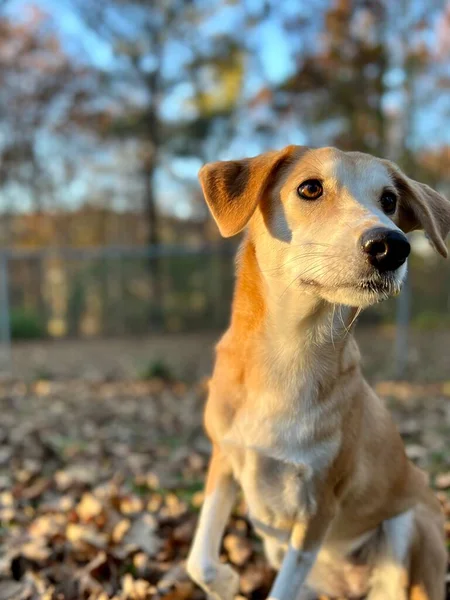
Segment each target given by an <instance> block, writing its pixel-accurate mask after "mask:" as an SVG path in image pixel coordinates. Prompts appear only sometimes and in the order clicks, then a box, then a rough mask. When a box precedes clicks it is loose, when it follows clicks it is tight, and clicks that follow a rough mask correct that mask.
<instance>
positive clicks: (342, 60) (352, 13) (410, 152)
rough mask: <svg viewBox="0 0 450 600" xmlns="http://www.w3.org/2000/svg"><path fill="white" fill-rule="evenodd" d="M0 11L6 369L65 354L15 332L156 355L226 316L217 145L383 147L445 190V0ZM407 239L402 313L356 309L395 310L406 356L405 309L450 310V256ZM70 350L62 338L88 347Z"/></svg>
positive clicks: (82, 4) (52, 1)
mask: <svg viewBox="0 0 450 600" xmlns="http://www.w3.org/2000/svg"><path fill="white" fill-rule="evenodd" d="M0 9H1V14H0V89H1V91H0V131H1V135H0V187H1V189H0V247H1V250H2V252H1V254H0V300H1V302H0V341H1V342H2V347H3V368H4V369H5V370H10V369H14V368H15V367H14V365H17V363H18V362H19V363H21V364H22V365H23V366H24V368H25V361H26V359H27V358H28V359H30V360H31V362H32V365H34V366H31V367H30V368H35V369H43V368H44V365H45V364H46V365H47V367H46V368H49V365H48V363H49V362H54V360H56V358H55V357H54V356H53V355H49V354H48V352H49V351H50V350H48V348H49V344H45V343H44V344H43V345H41V346H40V348H41V351H39V349H38V350H36V348H37V346H36V345H33V346H26V352H23V349H24V348H25V346H23V345H22V346H21V347H19V348H18V350H17V352H18V355H17V357H16V359H15V360H13V359H12V358H11V344H10V340H12V342H13V343H14V342H16V341H17V340H27V339H28V340H29V339H36V340H41V341H42V340H47V341H48V340H66V341H67V340H72V341H74V340H77V341H80V340H84V341H85V342H86V344H87V342H88V341H89V340H91V341H93V340H96V341H97V342H98V340H100V339H104V338H111V337H115V338H118V337H120V338H123V339H126V338H127V339H129V338H130V337H132V336H139V338H140V341H139V344H141V346H139V348H140V351H141V350H142V351H145V352H150V353H151V352H152V348H151V347H150V346H149V345H148V344H147V345H146V344H144V342H143V339H142V338H143V336H145V335H148V336H159V337H154V340H157V341H155V344H156V345H157V346H158V347H160V346H161V343H160V342H161V336H162V337H163V341H162V346H164V345H165V343H166V340H167V339H168V338H167V335H168V334H175V336H174V335H172V339H176V340H177V341H176V343H177V344H178V343H180V344H181V345H182V346H183V343H184V340H186V339H187V337H186V336H183V334H190V335H191V337H192V334H193V333H200V332H202V333H204V334H205V333H207V332H217V331H219V330H220V329H221V328H223V327H224V325H225V324H226V322H227V318H228V314H229V306H230V299H231V293H232V283H233V253H234V250H235V246H236V241H235V240H233V241H231V242H228V243H225V242H224V241H222V240H221V239H219V235H218V232H217V230H216V228H215V226H214V224H213V223H212V220H211V219H210V217H209V216H208V213H207V209H206V206H205V204H204V201H203V198H202V194H201V191H200V188H199V185H198V182H197V179H196V174H197V171H198V169H199V167H200V166H201V165H202V164H203V163H205V162H207V161H210V160H216V159H227V158H232V157H233V158H236V157H242V156H249V155H254V154H257V153H259V152H261V151H264V150H266V149H269V148H279V147H282V146H284V145H286V144H291V143H295V144H309V145H313V146H321V145H336V146H338V147H340V148H342V149H345V150H349V149H356V150H361V151H365V152H370V153H373V154H375V155H379V156H385V157H389V158H391V159H393V160H395V161H397V162H398V163H399V164H400V165H401V166H402V167H403V168H404V169H405V170H406V172H407V173H409V174H410V175H411V176H413V177H414V178H416V179H420V180H421V181H425V182H428V183H429V184H430V185H432V186H434V187H436V188H437V189H438V190H439V191H441V192H442V193H444V194H447V195H448V194H449V193H450V178H449V171H450V127H448V126H447V123H448V119H449V113H450V4H449V3H448V2H447V1H446V0H426V1H424V0H399V1H398V2H387V1H386V0H309V1H307V2H306V1H301V0H296V1H295V0H286V1H283V2H277V1H275V0H273V1H270V0H266V1H261V0H245V1H242V2H239V1H233V0H208V1H206V0H158V1H144V0H95V1H94V0H35V1H33V2H30V1H29V0H2V2H1V3H0ZM414 242H415V243H414V249H415V252H414V254H413V257H412V259H411V263H412V269H411V279H410V288H411V290H412V293H411V294H408V292H409V291H411V290H410V289H408V290H407V293H405V295H404V298H403V301H400V310H399V311H397V317H396V305H395V302H390V303H389V302H388V303H385V304H382V305H380V306H379V307H377V308H376V309H374V310H373V311H371V312H369V313H366V314H365V316H364V318H363V319H362V320H363V322H364V321H365V322H366V323H371V324H374V323H376V324H382V325H385V326H386V327H385V328H384V331H385V332H387V331H389V327H390V328H391V334H390V335H391V338H392V336H393V335H394V334H393V333H392V325H393V324H394V323H395V321H396V319H397V322H398V323H400V331H401V335H400V338H401V339H399V337H397V342H396V344H397V345H395V344H394V346H393V350H392V352H393V353H394V355H395V365H394V367H393V369H394V371H396V372H397V374H400V373H404V372H405V369H406V368H407V364H408V361H409V360H410V359H411V360H412V362H413V363H414V361H415V360H416V361H417V360H418V354H417V352H416V353H414V351H411V348H409V344H408V342H407V338H406V326H407V324H408V323H409V324H410V325H411V327H413V328H415V329H420V330H422V331H424V330H425V331H431V330H433V329H436V327H438V328H439V330H442V329H443V328H445V327H446V326H449V327H450V318H449V309H450V267H449V266H448V265H447V264H446V263H445V262H444V261H442V260H440V259H439V258H437V257H435V256H433V254H432V252H431V249H430V248H429V246H428V244H427V243H426V241H425V239H424V238H423V236H422V235H418V236H417V237H416V238H414ZM407 296H408V297H407ZM409 296H410V297H411V299H409ZM398 312H400V313H401V314H398ZM177 336H178V337H177ZM207 337H208V336H207ZM213 337H214V336H213ZM194 339H195V340H200V339H201V337H200V338H194ZM392 339H393V338H392ZM180 340H181V341H180ZM449 340H450V335H449ZM130 343H131V345H132V346H133V342H130ZM142 344H144V345H143V346H142ZM155 344H151V346H152V347H154V346H155ZM195 345H198V344H197V343H196V344H195ZM200 345H201V344H200ZM108 347H110V348H112V346H111V344H110V343H108ZM118 347H119V346H117V348H118ZM164 347H165V346H164ZM14 348H15V346H13V354H14V351H15V350H14ZM45 348H47V350H45ZM51 348H52V349H54V348H55V345H54V344H52V345H51ZM74 348H75V350H74V352H73V353H71V352H70V347H69V345H68V344H65V345H60V347H59V348H58V349H57V350H56V353H57V356H60V352H63V353H69V354H71V355H72V354H73V355H75V356H77V355H78V356H79V355H80V348H84V346H80V345H79V344H78V345H76V346H75V347H74ZM86 348H87V349H86V351H88V350H89V348H90V349H94V348H96V351H95V353H94V354H96V355H99V354H102V355H103V354H105V353H104V352H103V350H102V347H101V346H98V350H97V346H95V344H94V345H89V344H87V346H86ZM408 348H409V349H408ZM21 349H22V352H21ZM208 350H209V346H208ZM155 352H156V354H158V352H157V351H156V350H155ZM392 352H391V353H390V360H391V361H392V359H393V354H392ZM156 354H155V356H156ZM162 354H164V352H162ZM407 355H408V356H407ZM32 357H34V358H32ZM13 358H14V357H13ZM160 358H161V360H162V359H163V356H161V357H160ZM133 360H134V362H136V361H138V357H136V358H135V359H133ZM33 361H34V362H33ZM114 361H115V359H114V360H113V362H112V363H111V364H110V365H109V367H108V368H112V369H114V368H116V366H117V364H116V362H114ZM106 362H108V361H106ZM132 362H133V361H132ZM94 366H95V365H94ZM129 366H130V365H128V367H129ZM128 367H127V368H128ZM135 367H136V368H138V367H137V366H136V365H135ZM191 367H192V365H188V370H191ZM55 368H56V363H55ZM124 368H125V367H124ZM185 370H186V369H185Z"/></svg>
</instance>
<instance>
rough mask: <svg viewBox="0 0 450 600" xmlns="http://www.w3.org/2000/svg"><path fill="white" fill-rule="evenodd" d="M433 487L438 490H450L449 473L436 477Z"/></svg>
mask: <svg viewBox="0 0 450 600" xmlns="http://www.w3.org/2000/svg"><path fill="white" fill-rule="evenodd" d="M435 485H436V487H437V488H438V489H439V490H446V489H449V488H450V471H449V472H448V473H441V474H440V475H438V476H437V477H436V481H435Z"/></svg>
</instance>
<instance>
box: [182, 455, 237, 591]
mask: <svg viewBox="0 0 450 600" xmlns="http://www.w3.org/2000/svg"><path fill="white" fill-rule="evenodd" d="M236 492H237V485H236V482H235V480H234V479H233V475H232V472H231V469H230V466H229V464H228V461H227V459H226V457H225V456H224V455H223V453H222V452H221V451H220V449H219V448H217V447H214V449H213V453H212V457H211V462H210V465H209V471H208V478H207V482H206V493H205V500H204V502H203V506H202V510H201V513H200V517H199V521H198V525H197V531H196V533H195V537H194V542H193V544H192V548H191V551H190V553H189V557H188V560H187V571H188V573H189V575H190V576H191V577H192V579H193V580H194V581H195V582H196V583H197V584H198V585H199V586H200V587H201V588H203V589H204V590H205V592H206V593H207V594H208V597H209V598H211V600H233V598H234V596H235V595H236V594H237V593H238V590H239V576H238V574H237V573H236V572H235V571H234V570H233V569H232V568H231V567H230V566H229V565H224V564H223V563H221V562H220V561H219V554H220V545H221V541H222V537H223V533H224V531H225V527H226V524H227V521H228V518H229V516H230V513H231V511H232V508H233V504H234V502H235V499H236Z"/></svg>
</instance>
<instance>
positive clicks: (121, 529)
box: [111, 519, 131, 544]
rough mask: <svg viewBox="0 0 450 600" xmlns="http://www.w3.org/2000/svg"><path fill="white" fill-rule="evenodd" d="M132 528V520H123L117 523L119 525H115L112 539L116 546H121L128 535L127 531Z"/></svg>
mask: <svg viewBox="0 0 450 600" xmlns="http://www.w3.org/2000/svg"><path fill="white" fill-rule="evenodd" d="M130 527H131V521H130V519H122V520H121V521H119V522H118V523H117V525H115V527H114V529H113V531H112V534H111V539H112V541H113V542H114V543H115V544H119V543H120V542H121V541H122V540H123V538H124V536H125V534H126V533H127V531H128V530H129V529H130Z"/></svg>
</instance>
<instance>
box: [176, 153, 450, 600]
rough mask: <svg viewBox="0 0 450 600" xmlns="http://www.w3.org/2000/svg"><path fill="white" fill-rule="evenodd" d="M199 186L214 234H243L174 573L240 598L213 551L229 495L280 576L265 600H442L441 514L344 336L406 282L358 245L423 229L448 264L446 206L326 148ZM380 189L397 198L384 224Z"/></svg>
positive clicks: (247, 167) (243, 164)
mask: <svg viewBox="0 0 450 600" xmlns="http://www.w3.org/2000/svg"><path fill="white" fill-rule="evenodd" d="M307 179H320V181H321V182H322V183H323V188H324V194H323V196H322V197H321V198H319V199H318V200H315V201H312V202H309V201H305V200H302V199H301V198H299V196H298V194H297V187H298V185H299V184H300V183H302V182H303V181H305V180H307ZM200 180H201V183H202V186H203V190H204V193H205V198H206V201H207V202H208V205H209V206H210V208H211V212H212V214H213V216H214V218H215V219H216V221H217V223H218V226H219V228H220V230H221V232H222V233H223V235H225V236H230V235H235V234H236V233H238V232H239V231H241V230H242V229H243V228H244V227H246V226H247V232H246V234H245V237H244V240H243V242H242V245H241V248H240V251H239V254H238V258H237V275H236V288H235V295H234V300H233V307H232V314H231V322H230V326H229V328H228V330H227V331H226V333H225V334H224V336H223V337H222V339H221V340H220V342H219V344H218V346H217V351H216V362H215V367H214V373H213V376H212V378H211V381H210V384H209V396H208V401H207V405H206V408H205V427H206V431H207V433H208V436H209V438H210V439H211V442H212V445H213V455H212V458H211V463H210V468H209V474H208V481H207V486H206V499H205V504H204V507H203V509H202V513H201V517H200V520H199V525H198V529H197V532H196V535H195V540H194V543H193V547H192V550H191V553H190V556H189V559H188V564H187V566H188V571H189V573H190V574H191V576H192V577H193V579H195V581H197V582H198V583H199V585H201V586H202V587H203V588H204V589H205V590H206V591H207V593H208V594H209V595H210V596H211V597H212V598H214V599H215V600H233V599H234V597H235V595H236V594H237V593H238V588H239V578H238V576H237V574H236V573H235V572H234V571H233V570H232V569H231V568H230V567H229V566H228V565H224V564H222V563H221V562H220V560H219V552H220V539H221V537H222V535H223V533H224V531H225V527H226V524H227V519H228V517H229V514H230V512H231V508H232V505H233V502H234V500H235V499H236V493H237V487H238V486H237V484H239V486H240V487H241V488H242V490H243V493H244V496H245V500H246V503H247V505H248V509H249V516H250V518H251V520H252V522H253V524H254V527H255V529H256V531H257V532H258V533H259V534H260V535H261V537H262V538H263V540H264V546H265V549H266V554H267V559H268V561H269V562H270V563H271V564H272V566H273V567H275V568H276V569H279V572H278V575H277V578H276V580H275V583H274V586H273V588H272V591H271V594H270V600H295V599H296V597H297V596H298V597H299V598H301V599H304V598H308V600H310V599H311V598H312V599H316V598H317V597H318V596H319V595H320V594H324V595H328V596H330V597H336V598H337V597H339V598H360V597H363V596H364V597H365V596H367V600H443V598H444V577H445V567H446V552H445V546H444V536H443V517H442V514H441V511H440V508H439V504H438V502H437V500H436V499H435V498H434V496H433V494H432V492H431V491H430V490H429V488H428V487H427V484H426V479H425V477H424V476H423V474H422V473H421V472H420V471H419V470H418V469H417V468H416V467H414V465H412V464H411V463H410V462H409V461H408V459H407V457H406V455H405V451H404V447H403V443H402V440H401V437H400V435H399V433H398V431H397V429H396V427H395V425H394V423H393V422H392V419H391V417H390V414H389V412H388V410H387V408H386V407H385V405H384V403H383V402H382V401H381V400H380V399H379V398H378V397H377V396H376V394H375V393H374V392H373V390H372V389H371V388H370V386H369V385H368V383H367V382H366V381H365V379H364V378H363V376H362V373H361V369H360V356H359V351H358V347H357V344H356V342H355V340H354V338H353V336H352V334H351V328H352V326H353V323H354V322H355V319H356V317H357V315H358V313H359V311H360V310H361V309H362V308H363V307H365V306H367V305H369V304H372V303H374V302H377V301H379V300H381V299H383V298H385V297H387V296H389V295H390V294H392V293H395V292H396V291H397V290H398V289H399V288H400V286H401V283H402V281H403V279H404V276H405V273H406V267H405V266H402V267H401V268H399V269H397V271H395V272H392V273H390V274H384V275H382V274H378V273H377V272H376V270H375V269H374V268H373V267H372V266H371V265H370V264H369V262H368V261H367V259H366V257H365V256H364V253H363V252H362V250H361V247H360V242H359V240H360V237H361V234H362V233H363V232H364V231H366V230H367V229H369V228H372V227H379V226H380V225H382V226H384V227H389V228H391V229H398V228H400V229H402V230H403V231H409V230H411V229H414V228H418V227H422V228H424V229H425V230H426V231H427V233H428V235H429V238H430V240H431V242H432V243H433V245H434V247H435V248H436V249H437V251H438V252H440V253H441V254H442V255H445V254H446V247H445V243H444V239H445V236H446V234H447V233H448V231H449V229H450V203H449V202H448V201H447V200H445V199H444V198H443V197H442V196H440V195H439V194H437V193H436V192H434V191H433V190H431V189H430V188H427V187H426V186H423V185H422V184H419V183H418V182H414V181H412V180H410V179H409V178H407V177H406V176H405V175H404V174H402V173H401V172H400V171H399V170H398V168H397V167H396V166H395V165H393V163H389V162H387V161H382V160H379V159H375V158H373V157H370V156H368V155H362V154H358V153H343V152H339V151H338V150H335V149H330V148H326V149H321V150H309V149H307V148H301V147H295V146H291V147H288V148H286V149H284V150H282V151H279V152H272V153H267V154H264V155H261V156H259V157H256V158H254V159H246V160H244V161H237V162H231V163H230V162H224V163H220V162H219V163H213V164H211V165H207V166H206V167H204V168H203V169H202V171H201V174H200ZM384 189H392V190H393V191H394V190H395V192H396V193H397V194H398V196H399V206H398V209H397V211H396V214H395V215H392V217H388V216H386V215H385V214H384V213H383V211H382V210H381V206H380V202H379V201H380V196H381V193H382V191H383V190H384Z"/></svg>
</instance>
